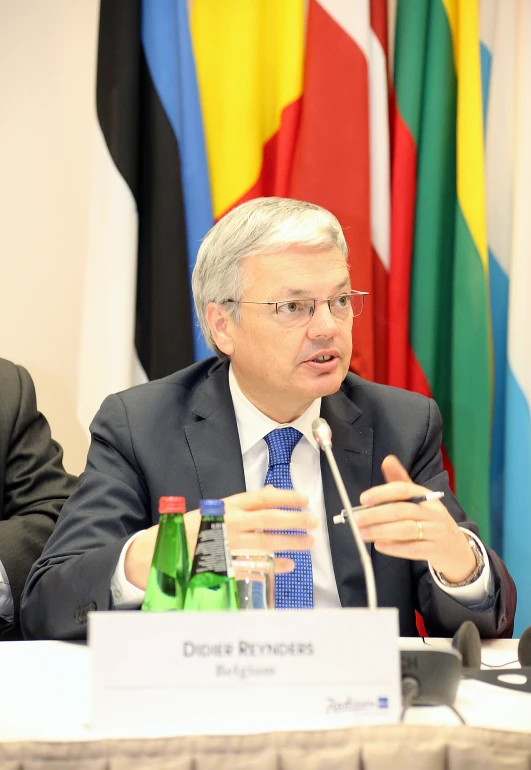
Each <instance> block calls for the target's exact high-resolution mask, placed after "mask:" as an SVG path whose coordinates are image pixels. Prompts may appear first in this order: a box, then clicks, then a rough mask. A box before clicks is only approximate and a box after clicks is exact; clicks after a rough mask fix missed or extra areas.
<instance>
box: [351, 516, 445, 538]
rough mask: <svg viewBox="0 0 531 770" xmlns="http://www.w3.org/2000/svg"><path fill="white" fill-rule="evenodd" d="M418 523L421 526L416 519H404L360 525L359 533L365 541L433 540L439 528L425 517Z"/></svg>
mask: <svg viewBox="0 0 531 770" xmlns="http://www.w3.org/2000/svg"><path fill="white" fill-rule="evenodd" d="M420 524H421V527H419V522H418V521H417V520H414V519H406V520H405V521H399V522H393V523H385V524H377V525H374V526H369V527H360V534H361V536H362V538H363V540H364V541H365V542H366V543H374V542H376V541H378V542H384V541H393V542H405V543H411V542H417V541H418V542H421V543H422V542H430V541H432V542H433V540H434V539H435V538H436V537H437V534H438V533H439V529H440V528H439V527H437V526H436V525H434V524H433V523H432V522H431V521H429V520H427V519H424V520H423V521H422V522H420Z"/></svg>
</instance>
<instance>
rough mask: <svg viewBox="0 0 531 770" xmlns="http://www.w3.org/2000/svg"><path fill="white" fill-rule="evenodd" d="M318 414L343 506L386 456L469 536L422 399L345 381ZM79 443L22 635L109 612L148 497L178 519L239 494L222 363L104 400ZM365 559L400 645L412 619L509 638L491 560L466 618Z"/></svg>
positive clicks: (62, 630) (358, 574) (346, 592)
mask: <svg viewBox="0 0 531 770" xmlns="http://www.w3.org/2000/svg"><path fill="white" fill-rule="evenodd" d="M321 414H322V416H323V417H324V418H325V419H326V420H327V421H328V422H329V424H330V426H331V428H332V434H333V440H334V453H335V457H336V459H337V462H338V465H339V467H340V470H341V472H342V474H343V478H344V480H345V484H346V487H347V490H348V491H349V494H350V497H351V499H352V500H353V501H357V500H358V498H359V495H360V493H361V492H362V491H363V490H364V489H366V488H367V487H370V486H371V485H373V484H378V483H382V482H383V478H382V474H381V470H380V465H381V462H382V460H383V459H384V457H385V456H386V455H387V454H389V453H391V452H392V453H394V454H396V455H397V456H398V457H399V458H400V460H401V461H402V463H403V464H404V466H405V467H406V468H407V469H408V471H409V472H410V474H411V476H412V477H413V479H415V481H417V482H418V483H419V484H424V485H426V486H427V487H429V488H431V489H441V490H444V493H445V499H444V502H445V504H446V505H447V507H448V509H449V510H450V511H451V513H452V515H453V516H454V517H455V519H456V520H457V521H459V522H463V523H464V524H465V526H468V527H469V528H470V529H473V530H475V525H474V524H473V523H472V522H470V521H469V520H467V518H466V516H465V514H464V512H463V511H462V509H461V507H460V506H459V504H458V502H457V500H456V499H455V497H454V496H453V494H452V493H451V491H450V489H449V486H448V478H447V475H446V473H445V472H444V471H443V468H442V461H441V453H440V438H441V419H440V415H439V411H438V409H437V407H436V405H435V403H434V402H433V401H431V400H429V399H426V398H423V397H422V396H419V395H416V394H413V393H409V392H406V391H402V390H398V389H396V388H390V387H386V386H382V385H375V384H373V383H369V382H366V381H365V380H362V379H361V378H360V377H357V376H356V375H353V374H349V375H348V376H347V378H346V380H345V382H344V383H343V385H342V387H341V390H340V391H338V392H337V393H336V394H334V395H332V396H327V397H326V398H323V401H322V409H321ZM91 432H92V442H91V447H90V450H89V455H88V460H87V467H86V470H85V472H84V473H83V474H82V476H81V483H80V487H79V489H78V491H77V492H76V493H74V495H73V496H72V497H71V498H70V500H69V501H68V503H67V504H66V505H65V507H64V509H63V512H62V514H61V516H60V519H59V522H58V524H57V527H56V529H55V532H54V533H53V535H52V537H51V538H50V541H49V543H48V546H47V548H46V550H45V551H44V553H43V554H42V556H41V558H40V559H39V560H38V561H37V563H36V564H35V566H34V568H33V570H32V572H31V575H30V577H29V579H28V582H27V585H26V590H25V592H24V597H23V601H22V619H23V630H24V633H25V635H26V636H27V637H28V638H56V639H78V638H83V637H84V635H85V633H86V618H87V612H88V611H89V610H91V609H101V610H108V609H112V598H111V593H110V582H111V578H112V575H113V572H114V570H115V568H116V565H117V562H118V558H119V555H120V552H121V550H122V547H123V545H124V544H125V542H126V541H127V539H128V538H129V537H130V536H131V535H132V534H133V533H134V532H136V531H138V530H140V529H144V528H146V527H149V526H151V525H152V524H154V523H156V522H157V520H158V513H157V507H158V499H159V497H160V496H162V495H184V496H185V497H186V502H187V508H188V509H189V510H191V509H194V508H197V507H198V505H199V501H200V499H201V498H221V497H226V496H228V495H232V494H235V493H237V492H242V491H244V490H245V480H244V472H243V463H242V458H241V451H240V445H239V438H238V430H237V426H236V419H235V414H234V408H233V404H232V399H231V397H230V390H229V385H228V366H227V364H226V363H225V364H221V363H219V362H216V361H215V360H214V359H207V360H206V361H202V362H200V363H198V364H194V365H193V366H191V367H189V368H188V369H185V370H183V371H181V372H178V373H176V374H173V375H171V376H170V377H166V378H165V379H163V380H158V381H156V382H152V383H149V384H147V385H141V386H138V387H136V388H132V389H130V390H127V391H125V392H123V393H120V394H118V395H113V396H109V397H108V398H107V399H106V400H105V401H104V403H103V405H102V407H101V409H100V411H99V412H98V414H97V415H96V417H95V419H94V421H93V423H92V425H91ZM321 470H322V477H323V487H324V496H325V503H326V512H327V520H328V532H329V536H330V547H331V552H332V560H333V565H334V570H335V576H336V581H337V587H338V590H339V596H340V599H341V603H342V605H343V606H348V607H356V606H363V605H364V604H365V602H366V592H365V585H364V580H363V574H362V570H361V565H360V559H359V557H358V555H357V554H356V550H355V547H354V541H353V537H352V534H351V532H350V529H349V527H348V526H338V525H334V524H333V523H332V516H333V515H334V514H336V513H338V511H339V510H340V509H341V507H342V506H341V503H340V500H339V497H338V494H337V492H336V488H335V485H334V483H333V480H332V477H331V474H330V471H329V469H328V466H327V464H326V462H322V464H321ZM371 550H372V560H373V564H374V569H375V572H376V585H377V592H378V599H379V603H380V605H382V606H395V607H398V608H399V615H400V631H401V634H402V635H408V636H411V635H416V634H417V631H416V626H415V613H414V611H415V609H418V610H419V611H420V612H421V613H422V616H423V618H424V621H425V623H426V626H427V629H428V631H429V633H431V634H433V635H441V636H449V635H452V634H453V633H454V632H455V630H456V629H457V628H458V626H459V625H460V623H461V622H462V621H464V620H465V619H472V620H474V621H475V622H476V623H477V625H478V626H479V628H480V631H481V633H482V634H483V635H484V636H496V635H510V633H511V628H512V622H513V616H514V605H515V589H514V584H513V582H512V580H511V578H510V576H509V575H508V573H507V570H506V569H505V567H504V565H503V564H502V563H501V561H500V560H499V559H498V557H497V556H496V555H495V554H493V553H491V555H490V558H491V566H492V570H493V573H494V580H495V591H496V600H495V606H494V608H493V609H491V610H489V611H485V612H474V611H472V610H470V609H467V608H466V607H464V606H463V605H461V604H459V603H458V602H456V601H455V600H454V599H452V598H451V597H450V596H448V594H446V593H444V592H443V591H441V590H440V589H439V588H438V587H437V586H435V585H434V584H433V582H432V579H431V576H430V573H429V570H428V566H427V563H426V562H410V561H406V560H403V559H395V558H391V557H388V556H383V555H381V554H379V553H378V552H376V550H374V549H371Z"/></svg>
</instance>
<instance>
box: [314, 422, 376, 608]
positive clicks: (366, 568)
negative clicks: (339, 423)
mask: <svg viewBox="0 0 531 770" xmlns="http://www.w3.org/2000/svg"><path fill="white" fill-rule="evenodd" d="M312 431H313V436H314V438H315V440H316V441H317V443H318V444H319V446H320V447H321V449H322V450H323V452H324V453H325V455H326V459H327V460H328V464H329V466H330V470H331V471H332V476H333V477H334V481H335V483H336V487H337V491H338V492H339V497H340V498H341V502H342V503H343V507H344V508H345V510H346V512H347V518H348V523H349V524H350V529H351V530H352V534H353V536H354V541H355V543H356V547H357V549H358V553H359V555H360V559H361V566H362V567H363V574H364V576H365V585H366V588H367V606H368V608H369V609H370V610H375V609H376V608H377V606H378V604H377V601H376V583H375V580H374V570H373V568H372V561H371V559H370V556H369V553H368V551H367V547H366V546H365V543H364V542H363V540H362V537H361V535H360V531H359V528H358V525H357V522H356V519H355V518H354V514H353V512H352V505H351V504H350V500H349V498H348V494H347V490H346V489H345V485H344V483H343V479H342V478H341V474H340V472H339V468H338V467H337V463H336V459H335V457H334V455H333V453H332V431H331V429H330V425H329V424H328V423H327V421H326V420H324V419H323V418H322V417H319V418H318V419H317V420H314V421H313V423H312ZM334 521H336V520H335V518H334ZM336 523H337V522H336Z"/></svg>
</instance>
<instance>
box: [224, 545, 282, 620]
mask: <svg viewBox="0 0 531 770" xmlns="http://www.w3.org/2000/svg"><path fill="white" fill-rule="evenodd" d="M232 566H233V569H234V578H235V580H236V588H237V591H238V608H239V609H240V610H272V609H274V608H275V556H274V554H272V553H269V552H268V551H259V550H253V551H249V550H237V551H232Z"/></svg>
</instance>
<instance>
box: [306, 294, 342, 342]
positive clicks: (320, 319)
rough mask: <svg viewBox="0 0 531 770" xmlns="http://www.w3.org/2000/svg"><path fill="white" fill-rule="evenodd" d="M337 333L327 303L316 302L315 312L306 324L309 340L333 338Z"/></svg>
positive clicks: (334, 320) (334, 321)
mask: <svg viewBox="0 0 531 770" xmlns="http://www.w3.org/2000/svg"><path fill="white" fill-rule="evenodd" d="M336 333H337V322H336V319H335V318H334V316H333V315H332V313H331V312H330V308H329V307H328V302H316V303H315V312H314V314H313V316H312V317H311V319H310V323H309V324H308V336H309V337H310V338H311V339H314V338H315V337H333V336H334V335H335V334H336Z"/></svg>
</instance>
